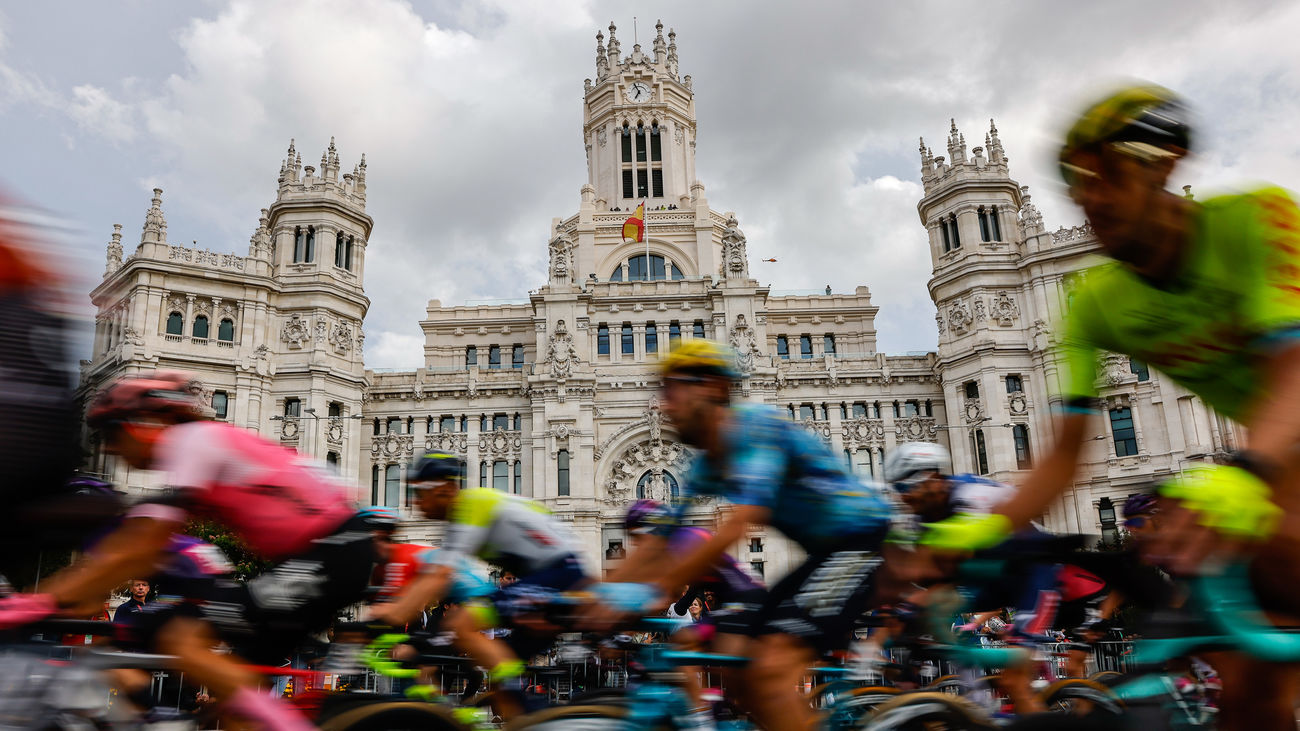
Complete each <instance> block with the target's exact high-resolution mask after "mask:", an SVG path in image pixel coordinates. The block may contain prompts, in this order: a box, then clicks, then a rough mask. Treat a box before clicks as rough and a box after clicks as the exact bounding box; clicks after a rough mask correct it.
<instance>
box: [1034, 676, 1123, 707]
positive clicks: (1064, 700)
mask: <svg viewBox="0 0 1300 731" xmlns="http://www.w3.org/2000/svg"><path fill="white" fill-rule="evenodd" d="M1038 697H1039V698H1040V699H1041V700H1042V701H1043V705H1045V706H1047V710H1049V711H1051V712H1053V713H1058V714H1059V713H1063V714H1067V715H1071V716H1089V715H1092V714H1098V713H1100V714H1105V715H1109V716H1119V715H1121V714H1123V713H1124V702H1123V701H1121V700H1120V699H1119V698H1117V697H1115V694H1114V693H1113V692H1111V690H1110V689H1109V688H1107V687H1106V686H1104V685H1102V684H1101V683H1098V682H1096V681H1095V680H1084V679H1083V678H1067V679H1065V680H1058V681H1056V682H1055V683H1052V684H1051V685H1049V686H1047V687H1046V688H1044V689H1043V692H1041V693H1039V694H1038Z"/></svg>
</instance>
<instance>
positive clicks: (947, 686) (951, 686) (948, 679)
mask: <svg viewBox="0 0 1300 731" xmlns="http://www.w3.org/2000/svg"><path fill="white" fill-rule="evenodd" d="M965 689H966V688H965V685H964V684H963V683H962V682H961V678H959V677H957V676H956V675H941V676H939V677H937V678H935V679H934V680H933V681H931V683H930V684H929V685H927V686H925V690H926V691H927V692H929V691H933V692H935V693H948V694H950V695H961V694H962V692H963V691H964V690H965Z"/></svg>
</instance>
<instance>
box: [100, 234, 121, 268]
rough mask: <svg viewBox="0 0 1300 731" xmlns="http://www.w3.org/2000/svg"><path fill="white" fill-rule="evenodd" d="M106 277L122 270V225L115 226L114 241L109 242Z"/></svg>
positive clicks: (105, 266) (106, 256)
mask: <svg viewBox="0 0 1300 731" xmlns="http://www.w3.org/2000/svg"><path fill="white" fill-rule="evenodd" d="M104 258H105V262H104V276H106V277H107V276H108V275H110V274H112V273H113V272H115V271H117V270H118V269H121V268H122V224H120V223H115V224H113V239H112V240H111V241H109V242H108V250H107V252H106V253H105V257H104Z"/></svg>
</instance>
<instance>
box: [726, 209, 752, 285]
mask: <svg viewBox="0 0 1300 731" xmlns="http://www.w3.org/2000/svg"><path fill="white" fill-rule="evenodd" d="M718 274H719V275H720V276H722V277H723V278H727V277H733V278H735V277H738V278H746V277H748V276H749V255H748V254H747V253H746V252H745V234H743V233H741V231H740V222H739V221H737V220H736V217H735V216H728V217H727V224H726V228H724V229H723V230H722V270H721V271H720V272H718Z"/></svg>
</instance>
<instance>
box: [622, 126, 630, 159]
mask: <svg viewBox="0 0 1300 731" xmlns="http://www.w3.org/2000/svg"><path fill="white" fill-rule="evenodd" d="M621 139H622V143H623V145H622V147H623V162H632V135H631V133H630V131H629V130H628V129H627V128H626V127H624V128H623V132H622V133H621Z"/></svg>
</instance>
